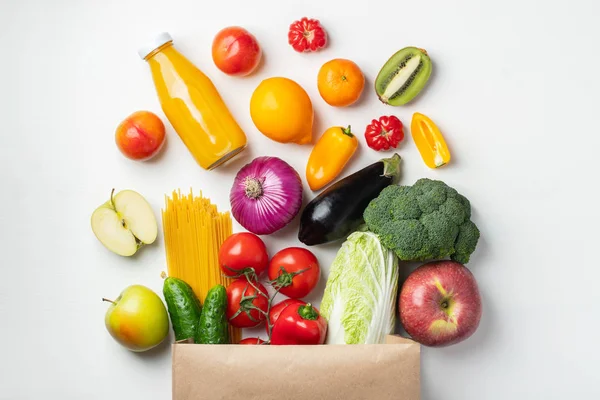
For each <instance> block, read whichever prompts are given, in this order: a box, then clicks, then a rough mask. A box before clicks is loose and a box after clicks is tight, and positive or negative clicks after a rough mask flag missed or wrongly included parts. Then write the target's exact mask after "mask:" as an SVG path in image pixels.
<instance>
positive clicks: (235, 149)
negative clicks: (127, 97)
mask: <svg viewBox="0 0 600 400" xmlns="http://www.w3.org/2000/svg"><path fill="white" fill-rule="evenodd" d="M138 54H139V55H140V57H142V58H143V59H144V60H146V61H148V64H150V70H151V71H152V78H153V79H154V85H155V86H156V92H157V94H158V98H159V100H160V104H161V106H162V109H163V111H164V113H165V114H166V116H167V118H168V119H169V121H170V122H171V125H173V128H175V131H176V132H177V134H178V135H179V137H180V138H181V140H183V142H184V143H185V145H186V146H187V148H188V150H189V151H190V153H192V155H193V156H194V158H195V159H196V161H197V162H198V164H200V166H201V167H202V168H204V169H208V170H211V169H213V168H216V167H218V166H219V165H221V164H223V163H224V162H225V161H227V160H229V159H230V158H232V157H235V156H236V155H237V154H239V153H240V152H241V151H242V150H244V148H245V147H246V135H245V134H244V132H243V131H242V129H241V128H240V126H239V125H238V124H237V122H236V121H235V119H234V118H233V116H232V115H231V113H230V112H229V109H228V108H227V106H226V105H225V103H224V102H223V99H222V98H221V95H220V94H219V92H218V91H217V89H216V88H215V85H213V83H212V82H211V80H210V79H209V78H208V77H207V76H206V75H204V74H203V73H202V71H200V70H199V69H198V68H196V66H194V64H192V63H191V62H190V61H189V60H188V59H187V58H185V57H184V56H183V55H182V54H181V53H179V52H178V51H177V50H176V49H175V48H174V47H173V39H172V38H171V35H169V34H168V33H166V32H164V33H161V34H160V35H158V36H157V37H156V38H155V39H154V41H152V42H151V43H149V44H148V45H146V46H144V47H142V48H141V49H140V50H139V51H138Z"/></svg>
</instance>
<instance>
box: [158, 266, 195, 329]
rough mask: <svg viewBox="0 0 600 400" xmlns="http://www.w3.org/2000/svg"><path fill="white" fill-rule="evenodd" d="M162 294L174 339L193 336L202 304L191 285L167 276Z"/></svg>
mask: <svg viewBox="0 0 600 400" xmlns="http://www.w3.org/2000/svg"><path fill="white" fill-rule="evenodd" d="M163 295H164V296H165V301H166V302H167V309H168V310H169V316H170V317H171V325H173V332H175V340H185V339H189V338H194V337H195V336H196V329H197V327H198V321H199V320H200V315H201V314H202V306H201V305H200V300H198V298H197V297H196V295H195V294H194V291H193V290H192V287H191V286H190V285H188V284H187V283H185V282H184V281H182V280H181V279H177V278H173V277H169V278H167V279H165V282H164V284H163Z"/></svg>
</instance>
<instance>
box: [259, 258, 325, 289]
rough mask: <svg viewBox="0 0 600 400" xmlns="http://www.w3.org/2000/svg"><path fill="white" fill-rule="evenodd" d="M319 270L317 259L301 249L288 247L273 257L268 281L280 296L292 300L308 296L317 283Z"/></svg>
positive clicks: (319, 274) (319, 275)
mask: <svg viewBox="0 0 600 400" xmlns="http://www.w3.org/2000/svg"><path fill="white" fill-rule="evenodd" d="M320 277H321V268H320V267H319V262H318V261H317V257H315V255H314V254H313V253H311V252H310V251H309V250H306V249H303V248H301V247H288V248H287V249H283V250H281V251H279V252H278V253H277V254H275V255H274V256H273V258H272V259H271V262H270V263H269V280H270V281H271V284H272V285H273V287H274V288H275V289H276V290H277V289H279V292H280V293H281V294H284V295H286V296H288V297H290V298H292V299H299V298H302V297H305V296H306V295H308V294H309V293H310V292H311V291H312V290H313V289H314V288H315V286H317V283H318V282H319V278H320Z"/></svg>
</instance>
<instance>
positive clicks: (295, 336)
mask: <svg viewBox="0 0 600 400" xmlns="http://www.w3.org/2000/svg"><path fill="white" fill-rule="evenodd" d="M326 334H327V321H326V320H325V318H323V317H322V316H321V314H319V310H317V309H316V308H314V307H313V306H311V305H310V304H307V305H304V306H303V305H294V306H288V307H286V308H285V309H284V310H283V311H282V312H281V314H280V315H279V318H278V319H277V322H275V325H274V326H273V331H272V332H271V344H273V345H280V344H323V343H325V336H326Z"/></svg>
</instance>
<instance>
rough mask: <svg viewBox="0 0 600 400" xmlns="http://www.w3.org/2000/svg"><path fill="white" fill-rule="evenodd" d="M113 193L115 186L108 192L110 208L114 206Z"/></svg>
mask: <svg viewBox="0 0 600 400" xmlns="http://www.w3.org/2000/svg"><path fill="white" fill-rule="evenodd" d="M114 194H115V188H113V190H111V192H110V205H111V206H112V208H115V202H114V201H113V197H114Z"/></svg>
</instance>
